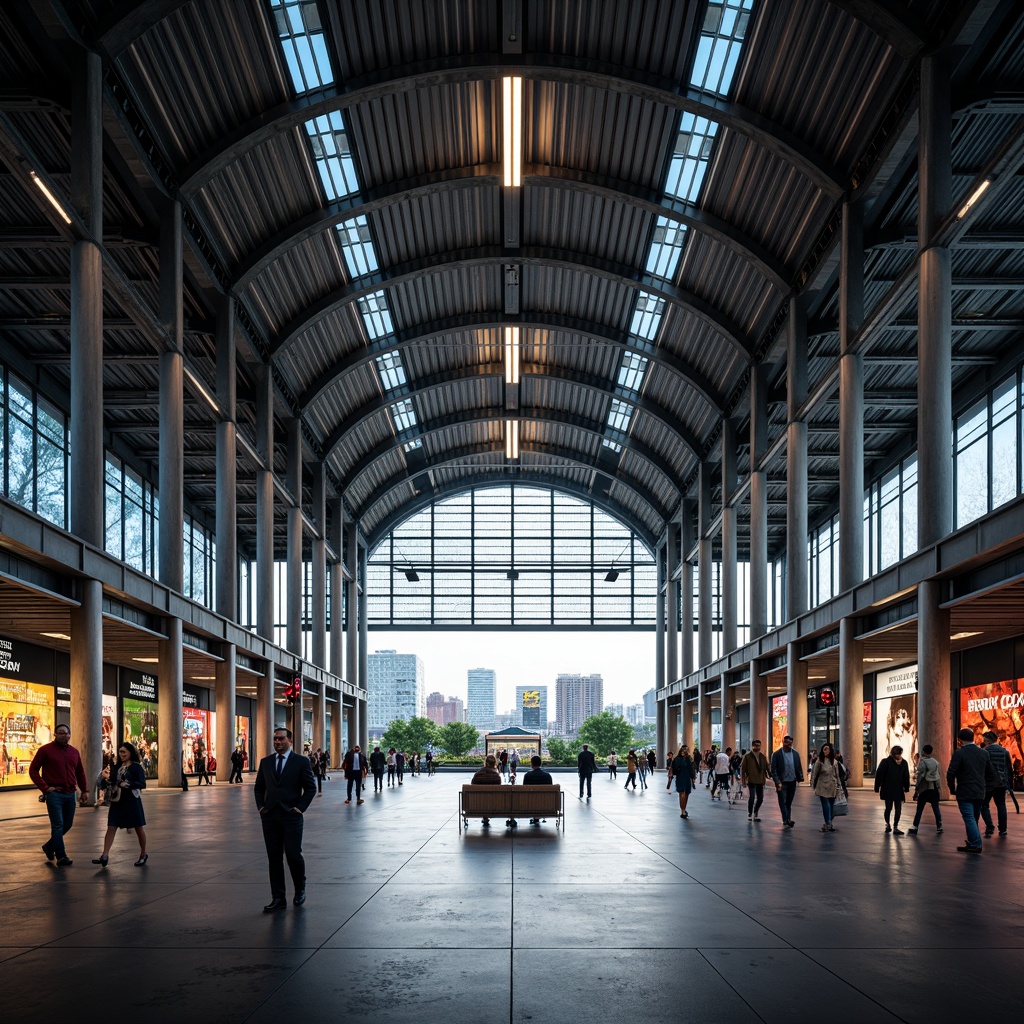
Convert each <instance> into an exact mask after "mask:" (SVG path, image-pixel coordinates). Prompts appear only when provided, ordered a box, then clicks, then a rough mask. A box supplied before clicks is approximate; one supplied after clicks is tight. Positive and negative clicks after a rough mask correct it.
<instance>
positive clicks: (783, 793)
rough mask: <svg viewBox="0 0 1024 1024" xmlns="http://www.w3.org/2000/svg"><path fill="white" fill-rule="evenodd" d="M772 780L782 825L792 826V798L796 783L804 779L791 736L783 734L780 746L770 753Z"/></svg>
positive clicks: (798, 756) (794, 794) (801, 763)
mask: <svg viewBox="0 0 1024 1024" xmlns="http://www.w3.org/2000/svg"><path fill="white" fill-rule="evenodd" d="M771 773H772V782H774V783H775V795H776V796H777V797H778V798H779V810H780V811H781V812H782V827H783V828H792V827H793V798H794V797H795V796H796V787H797V783H800V782H803V781H804V768H803V762H802V761H801V760H800V754H799V753H798V752H797V751H796V750H794V749H793V737H792V736H783V737H782V746H781V747H779V749H778V750H776V751H775V753H774V754H772V763H771Z"/></svg>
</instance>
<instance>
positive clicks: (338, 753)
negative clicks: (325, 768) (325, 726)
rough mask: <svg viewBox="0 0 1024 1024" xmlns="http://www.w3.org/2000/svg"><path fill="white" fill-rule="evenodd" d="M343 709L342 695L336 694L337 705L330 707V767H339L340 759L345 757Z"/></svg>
mask: <svg viewBox="0 0 1024 1024" xmlns="http://www.w3.org/2000/svg"><path fill="white" fill-rule="evenodd" d="M344 731H345V709H344V705H343V704H342V695H341V694H340V693H339V694H338V703H337V704H332V705H331V767H332V768H337V767H340V766H341V761H342V758H343V757H344V756H345V751H344V746H345V736H344Z"/></svg>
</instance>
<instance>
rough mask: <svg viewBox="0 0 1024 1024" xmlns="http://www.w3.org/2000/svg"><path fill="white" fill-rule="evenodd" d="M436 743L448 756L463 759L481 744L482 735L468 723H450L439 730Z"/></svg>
mask: <svg viewBox="0 0 1024 1024" xmlns="http://www.w3.org/2000/svg"><path fill="white" fill-rule="evenodd" d="M434 742H435V743H436V744H437V745H438V746H439V747H441V748H442V749H443V750H444V752H445V753H446V754H450V755H451V756H452V757H462V756H463V755H464V754H468V753H469V752H470V751H471V750H472V749H473V748H474V747H475V746H476V745H477V744H478V743H479V742H480V733H479V732H478V731H477V727H476V726H475V725H470V724H469V723H468V722H449V723H448V724H447V725H442V726H441V728H440V729H438V730H437V737H436V739H435V740H434Z"/></svg>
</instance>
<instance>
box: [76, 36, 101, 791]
mask: <svg viewBox="0 0 1024 1024" xmlns="http://www.w3.org/2000/svg"><path fill="white" fill-rule="evenodd" d="M71 201H72V204H73V206H74V208H75V210H76V212H77V213H78V215H79V216H80V217H81V218H82V219H83V220H84V221H85V225H86V228H87V230H88V231H89V233H90V235H91V236H92V238H91V239H90V240H88V241H86V240H84V239H80V240H79V241H76V242H75V243H74V245H72V247H71V437H72V438H74V444H73V445H72V446H71V473H70V480H69V488H70V505H71V507H70V513H71V516H70V526H71V531H72V532H73V533H74V534H76V535H77V536H79V537H81V538H82V540H84V541H85V542H86V543H87V544H92V545H93V547H97V548H101V549H102V548H103V542H104V514H103V478H104V467H103V461H104V456H103V256H102V253H101V251H100V246H101V245H102V244H103V68H102V64H101V61H100V58H99V56H98V55H97V54H95V53H85V54H83V55H82V63H81V65H80V66H79V67H77V68H76V70H75V88H74V89H73V90H72V100H71ZM73 693H74V691H73V690H72V700H74V696H73ZM73 735H74V732H73ZM79 739H80V737H79V736H77V735H76V736H75V745H76V746H78V745H79V743H78V740H79ZM93 778H94V776H90V777H89V781H90V785H91V784H92V780H93Z"/></svg>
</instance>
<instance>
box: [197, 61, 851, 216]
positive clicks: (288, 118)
mask: <svg viewBox="0 0 1024 1024" xmlns="http://www.w3.org/2000/svg"><path fill="white" fill-rule="evenodd" d="M399 72H400V73H399V74H397V75H396V76H395V77H394V78H385V77H383V76H382V75H381V74H374V75H372V76H369V75H368V76H366V77H365V78H362V79H353V80H352V81H350V82H347V83H346V84H345V85H343V86H330V87H328V88H325V89H321V90H318V91H317V92H314V93H308V94H306V95H305V96H300V97H297V98H296V99H293V100H289V101H288V102H286V103H282V104H279V105H278V106H276V107H273V108H271V109H269V110H265V111H262V112H261V113H259V114H257V115H256V116H255V117H253V118H251V119H250V120H249V121H247V122H246V123H245V124H243V125H240V126H239V127H238V128H236V129H235V130H234V131H229V132H227V133H226V134H225V135H224V136H223V138H222V139H221V140H220V141H219V142H218V143H217V145H215V146H214V147H212V148H211V149H209V150H207V151H206V152H205V153H203V154H202V155H201V156H199V157H198V158H197V159H196V160H195V161H193V163H192V164H191V165H190V166H189V167H187V168H185V170H184V172H183V174H182V179H181V192H182V195H183V196H192V195H194V194H195V193H196V192H198V191H199V190H200V189H202V188H203V187H204V186H205V185H207V184H208V183H209V182H210V181H211V180H212V179H213V178H215V177H216V176H217V175H218V174H220V173H221V172H222V171H224V170H226V169H227V168H228V167H230V166H231V165H232V164H233V163H235V162H236V161H238V160H240V159H242V157H244V156H245V155H246V154H247V153H250V152H252V150H254V149H256V148H257V147H258V146H261V145H263V143H265V142H268V141H270V140H271V139H273V138H275V137H277V136H278V135H280V134H282V133H283V132H288V131H291V130H292V129H293V128H298V127H300V126H301V125H303V124H304V123H305V122H306V121H308V120H310V119H311V118H314V117H319V116H322V115H324V114H329V113H331V112H332V111H335V110H345V109H347V108H349V107H354V106H359V105H361V104H366V103H371V102H373V101H375V100H380V99H382V98H384V97H386V96H394V95H397V94H400V93H406V92H413V91H416V90H419V89H429V88H437V87H439V86H440V87H443V86H450V85H459V84H461V83H463V82H474V81H494V80H497V79H499V78H502V77H504V76H506V75H515V76H519V77H523V78H528V79H531V80H534V81H543V82H554V83H556V84H559V85H567V86H580V87H583V88H591V89H597V90H600V91H603V92H617V93H624V94H627V95H629V96H635V97H637V98H639V99H641V100H645V101H647V102H650V103H657V104H659V105H661V106H665V107H669V108H671V109H674V110H682V111H687V112H689V113H691V114H695V115H697V116H698V117H706V118H708V119H709V120H711V121H715V122H717V123H718V124H721V125H723V126H724V127H726V128H728V129H730V130H731V131H734V132H736V133H737V134H738V135H742V136H745V137H746V138H749V139H750V140H751V141H752V142H755V143H756V144H757V145H759V146H761V147H763V148H764V149H765V150H767V151H768V152H770V153H772V154H773V155H774V156H776V157H778V158H779V159H780V160H783V161H785V162H786V163H788V164H790V165H791V166H793V167H794V168H796V169H797V170H798V171H799V172H800V173H801V174H803V175H804V176H805V177H807V178H808V179H809V180H810V181H811V182H813V183H814V185H815V186H816V187H817V188H819V189H820V190H821V191H822V192H823V193H824V194H825V195H827V196H828V197H829V198H830V199H833V200H836V199H839V198H840V196H841V195H842V194H843V191H844V190H845V188H846V187H847V184H848V183H847V182H846V180H845V179H844V178H843V176H842V175H841V174H840V172H839V170H838V169H837V168H836V167H835V166H833V165H832V163H831V162H830V161H829V160H827V159H826V158H825V157H824V156H823V155H822V154H821V153H818V152H817V151H815V149H814V148H813V147H812V146H811V145H809V144H808V143H807V142H806V141H805V140H803V139H801V138H800V137H799V136H797V135H796V134H795V133H793V132H791V131H790V130H789V129H787V128H784V127H783V126H782V125H781V124H779V123H777V122H775V121H772V120H771V119H770V118H768V117H765V116H764V115H762V114H760V113H758V112H757V111H755V110H752V109H750V108H747V107H743V106H741V105H740V104H737V103H733V102H731V101H730V100H726V99H720V98H718V97H715V96H712V95H710V94H708V93H702V92H700V91H699V90H697V89H693V88H690V87H680V86H679V84H678V83H677V82H675V81H673V80H671V79H667V78H662V77H661V76H658V75H652V74H650V73H649V72H644V71H640V70H637V69H633V68H626V67H623V66H622V65H619V64H609V63H603V62H600V61H594V60H587V59H584V58H581V57H573V56H569V55H567V54H537V55H531V56H530V57H529V58H521V59H519V60H517V61H516V62H512V61H509V59H508V58H507V57H503V56H501V55H498V54H494V55H489V56H482V55H480V54H458V55H454V56H451V57H447V58H443V59H441V60H428V61H419V62H414V63H410V64H405V65H402V66H401V68H400V69H399Z"/></svg>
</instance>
